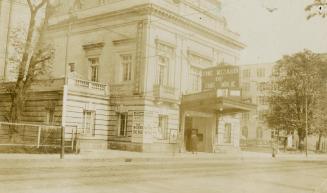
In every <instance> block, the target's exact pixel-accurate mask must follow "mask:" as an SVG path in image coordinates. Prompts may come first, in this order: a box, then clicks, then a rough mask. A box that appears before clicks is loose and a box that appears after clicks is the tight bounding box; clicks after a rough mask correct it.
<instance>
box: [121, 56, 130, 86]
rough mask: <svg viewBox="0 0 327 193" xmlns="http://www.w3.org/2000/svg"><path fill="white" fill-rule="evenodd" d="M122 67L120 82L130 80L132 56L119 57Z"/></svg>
mask: <svg viewBox="0 0 327 193" xmlns="http://www.w3.org/2000/svg"><path fill="white" fill-rule="evenodd" d="M120 60H121V65H122V80H123V81H129V80H132V55H131V54H124V55H121V56H120Z"/></svg>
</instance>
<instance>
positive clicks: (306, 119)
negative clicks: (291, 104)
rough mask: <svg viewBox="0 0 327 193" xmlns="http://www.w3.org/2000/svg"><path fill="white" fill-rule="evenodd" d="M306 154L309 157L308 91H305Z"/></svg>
mask: <svg viewBox="0 0 327 193" xmlns="http://www.w3.org/2000/svg"><path fill="white" fill-rule="evenodd" d="M305 141H306V142H305V144H306V145H305V156H306V157H308V93H307V91H306V92H305Z"/></svg>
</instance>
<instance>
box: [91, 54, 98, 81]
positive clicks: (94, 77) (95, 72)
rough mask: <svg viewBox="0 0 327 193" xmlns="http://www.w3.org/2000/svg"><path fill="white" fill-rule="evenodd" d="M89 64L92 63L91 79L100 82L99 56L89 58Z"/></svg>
mask: <svg viewBox="0 0 327 193" xmlns="http://www.w3.org/2000/svg"><path fill="white" fill-rule="evenodd" d="M89 65H90V80H91V81H93V82H98V81H99V78H98V74H99V58H89Z"/></svg>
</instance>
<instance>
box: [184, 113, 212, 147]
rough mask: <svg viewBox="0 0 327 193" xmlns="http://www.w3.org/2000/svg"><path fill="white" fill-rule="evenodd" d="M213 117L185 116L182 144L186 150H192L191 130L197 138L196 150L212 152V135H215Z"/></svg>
mask: <svg viewBox="0 0 327 193" xmlns="http://www.w3.org/2000/svg"><path fill="white" fill-rule="evenodd" d="M215 126H216V124H215V117H214V116H212V117H196V116H187V117H185V129H184V144H185V150H186V151H192V149H191V148H192V143H191V135H192V131H193V132H195V133H196V135H197V138H198V140H197V141H198V143H197V150H198V151H199V152H212V148H213V147H212V145H213V136H214V135H215Z"/></svg>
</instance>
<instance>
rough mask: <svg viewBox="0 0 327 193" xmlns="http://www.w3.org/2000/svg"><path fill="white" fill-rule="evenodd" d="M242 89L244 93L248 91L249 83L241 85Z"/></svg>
mask: <svg viewBox="0 0 327 193" xmlns="http://www.w3.org/2000/svg"><path fill="white" fill-rule="evenodd" d="M242 88H243V90H244V91H250V83H249V82H244V83H243V84H242Z"/></svg>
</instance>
